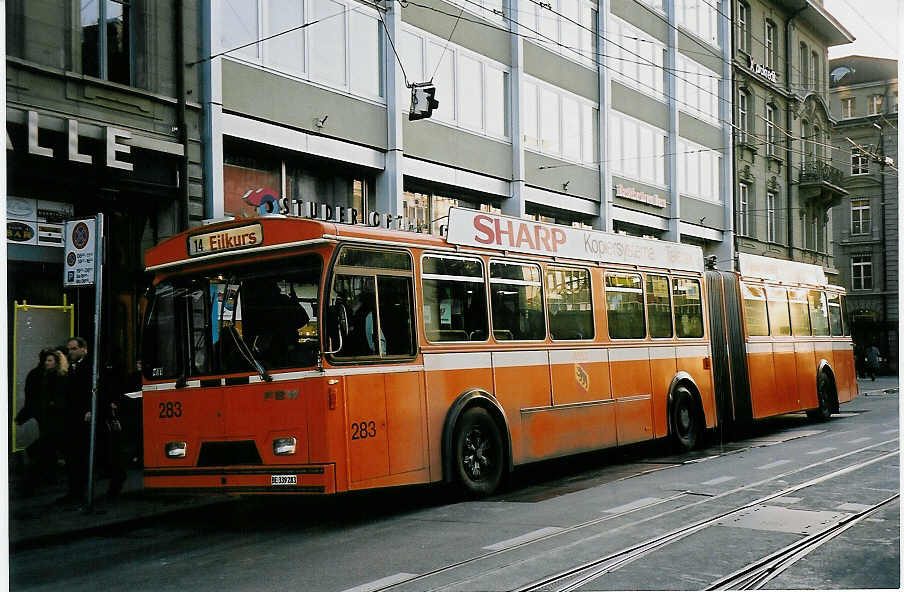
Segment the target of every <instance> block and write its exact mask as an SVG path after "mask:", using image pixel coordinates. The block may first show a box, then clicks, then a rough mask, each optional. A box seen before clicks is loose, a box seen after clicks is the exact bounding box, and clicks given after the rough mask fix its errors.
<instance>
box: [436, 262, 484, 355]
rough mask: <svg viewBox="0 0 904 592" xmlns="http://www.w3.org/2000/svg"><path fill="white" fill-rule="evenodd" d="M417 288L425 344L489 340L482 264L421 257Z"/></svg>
mask: <svg viewBox="0 0 904 592" xmlns="http://www.w3.org/2000/svg"><path fill="white" fill-rule="evenodd" d="M421 287H422V291H423V298H424V333H425V334H426V335H427V340H428V341H431V342H440V341H486V340H487V339H488V338H489V331H488V326H489V322H488V320H487V294H486V284H485V283H484V279H483V262H481V261H480V260H479V259H465V258H460V257H448V256H443V257H440V256H425V257H424V259H423V261H422V273H421Z"/></svg>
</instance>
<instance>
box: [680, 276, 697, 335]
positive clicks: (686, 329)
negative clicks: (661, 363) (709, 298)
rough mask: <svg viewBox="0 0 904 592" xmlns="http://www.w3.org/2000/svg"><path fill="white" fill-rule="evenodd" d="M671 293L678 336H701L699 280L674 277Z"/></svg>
mask: <svg viewBox="0 0 904 592" xmlns="http://www.w3.org/2000/svg"><path fill="white" fill-rule="evenodd" d="M673 295H674V297H675V328H676V333H677V335H678V337H679V338H683V337H703V299H702V296H701V294H700V281H699V280H691V279H685V278H675V280H674V285H673Z"/></svg>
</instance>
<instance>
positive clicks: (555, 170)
mask: <svg viewBox="0 0 904 592" xmlns="http://www.w3.org/2000/svg"><path fill="white" fill-rule="evenodd" d="M676 2H677V0H644V1H643V2H634V1H633V0H631V1H628V0H603V1H602V2H599V3H597V2H590V1H586V0H554V1H553V2H539V1H535V0H510V1H507V2H503V1H502V0H461V2H458V3H451V2H444V1H443V0H427V1H425V2H417V3H414V2H409V3H399V2H392V1H386V2H378V3H376V4H372V3H367V2H358V1H357V0H305V1H304V2H295V1H292V2H285V1H281V0H247V1H246V0H213V1H212V2H211V3H210V6H209V10H208V11H206V12H205V15H204V21H205V23H206V27H205V32H206V37H205V51H209V53H210V55H212V56H214V57H213V59H211V60H210V61H209V62H208V63H205V65H204V67H205V72H206V76H207V77H208V79H209V80H210V88H209V93H208V94H207V95H206V96H205V97H204V106H205V136H204V139H205V142H209V145H210V151H209V156H208V162H207V165H208V167H209V171H210V177H211V183H210V184H209V185H208V187H207V192H206V194H205V197H206V204H205V207H206V210H205V211H206V214H207V215H208V217H210V218H220V217H223V216H236V215H249V214H251V213H253V212H254V206H253V205H251V204H249V203H248V201H247V200H246V199H243V197H244V196H245V194H246V193H247V192H248V191H249V190H252V189H258V188H266V189H268V190H271V191H272V192H275V193H278V194H280V195H283V196H285V197H287V198H289V200H291V202H292V204H293V205H292V207H293V208H294V209H296V211H299V212H302V213H304V214H306V215H309V214H310V213H311V210H310V206H309V204H310V203H312V202H316V203H321V204H327V205H329V206H330V207H331V209H332V211H333V215H335V212H337V211H339V210H338V207H339V206H341V207H343V208H349V207H354V208H356V209H357V210H359V211H367V212H370V211H377V212H381V213H384V214H390V215H392V216H396V217H398V216H402V217H403V219H404V220H406V222H405V224H406V225H407V226H408V227H410V228H413V229H416V230H421V231H424V232H434V233H436V232H440V231H441V230H442V227H443V225H444V224H445V215H446V213H447V211H448V209H449V207H450V206H454V205H462V206H468V207H478V208H483V209H486V210H489V211H499V212H502V213H505V214H509V215H514V216H519V217H532V218H536V219H543V220H550V221H556V222H560V223H566V224H575V225H586V226H590V227H594V228H600V229H607V230H614V231H621V232H626V233H631V234H637V235H646V236H654V237H659V238H662V239H667V240H682V241H686V242H693V243H695V244H699V245H701V246H702V247H703V248H704V250H705V251H706V253H707V254H708V255H714V256H715V257H716V259H717V260H718V261H720V262H722V263H723V265H724V266H730V265H731V261H732V251H731V249H732V246H733V242H732V240H731V226H732V214H731V203H730V200H729V201H728V202H726V201H725V200H724V199H723V196H725V195H730V186H731V179H732V173H731V170H732V169H731V165H732V162H731V154H730V151H728V152H726V150H725V146H729V145H730V143H731V127H730V123H728V122H729V121H730V118H731V115H730V113H731V92H730V87H729V84H728V83H727V82H725V81H726V80H728V79H729V75H730V68H729V61H728V55H729V53H728V52H729V51H730V24H729V16H728V15H729V11H730V3H729V2H728V0H725V1H722V2H710V1H703V0H687V1H684V2H677V6H676ZM260 40H262V41H260ZM429 81H432V83H433V85H434V86H435V87H436V99H437V100H438V101H439V107H438V108H437V109H436V110H435V111H434V112H433V114H432V116H431V117H430V118H429V119H423V120H419V121H409V119H408V111H409V107H410V104H411V90H410V88H409V85H411V84H412V83H424V82H429ZM326 213H328V212H327V210H325V209H323V210H321V211H320V214H326ZM726 238H727V240H726Z"/></svg>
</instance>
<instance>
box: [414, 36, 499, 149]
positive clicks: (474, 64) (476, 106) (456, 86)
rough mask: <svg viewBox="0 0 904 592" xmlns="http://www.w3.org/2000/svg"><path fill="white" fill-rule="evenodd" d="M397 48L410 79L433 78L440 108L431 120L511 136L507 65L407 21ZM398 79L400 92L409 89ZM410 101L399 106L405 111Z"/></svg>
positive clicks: (496, 134)
mask: <svg viewBox="0 0 904 592" xmlns="http://www.w3.org/2000/svg"><path fill="white" fill-rule="evenodd" d="M447 45H448V47H447ZM397 49H398V52H399V56H400V59H401V61H402V63H403V64H404V65H405V72H406V74H407V76H408V79H409V80H429V79H431V78H432V79H433V84H434V85H435V86H436V99H437V100H438V101H439V107H438V108H437V109H435V110H434V111H433V115H432V119H435V120H436V121H441V122H443V123H447V124H450V125H454V126H457V127H460V128H463V129H467V130H469V131H472V132H475V133H478V134H483V135H486V136H490V137H495V138H500V139H506V140H507V139H508V138H509V137H510V136H509V134H510V131H509V113H508V110H507V109H506V105H507V104H508V93H509V88H508V86H509V70H508V67H507V66H505V65H503V64H500V63H497V62H495V61H493V60H491V59H489V58H487V57H485V56H482V55H480V54H477V53H473V52H471V51H469V50H466V49H464V48H463V47H461V46H459V45H456V44H454V43H448V44H447V42H446V40H445V39H440V38H439V37H435V36H433V35H431V34H429V33H427V32H426V31H423V30H421V29H417V28H415V27H413V26H411V25H407V24H405V25H403V27H402V34H401V39H400V40H399V43H398V45H397ZM399 84H400V88H399V92H400V93H402V96H408V95H410V94H411V91H410V89H407V88H405V86H404V81H400V82H399ZM409 106H410V105H409V101H408V100H403V101H401V103H400V105H399V107H400V108H401V109H403V110H404V111H408V109H409Z"/></svg>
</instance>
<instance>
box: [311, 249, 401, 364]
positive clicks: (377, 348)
mask: <svg viewBox="0 0 904 592" xmlns="http://www.w3.org/2000/svg"><path fill="white" fill-rule="evenodd" d="M334 273H335V276H334V278H333V285H332V289H331V292H330V307H329V314H330V315H331V317H332V318H333V319H335V318H336V315H338V314H340V313H339V312H338V311H339V310H340V309H344V315H345V316H346V317H347V318H348V334H347V335H346V336H344V337H343V339H342V348H341V349H340V350H339V351H338V352H336V353H335V356H336V357H337V358H338V357H342V358H346V357H350V358H351V357H354V358H373V359H379V358H393V357H409V356H412V355H414V353H415V351H416V345H415V343H416V341H415V338H414V307H413V301H412V272H411V257H410V255H409V254H408V253H406V252H404V251H383V250H376V249H362V248H357V247H345V248H343V250H342V251H341V252H340V253H339V258H338V259H337V262H336V267H335V271H334ZM334 324H337V323H335V321H333V322H331V323H329V324H328V325H327V326H334ZM337 342H338V340H337ZM334 343H336V342H334Z"/></svg>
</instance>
